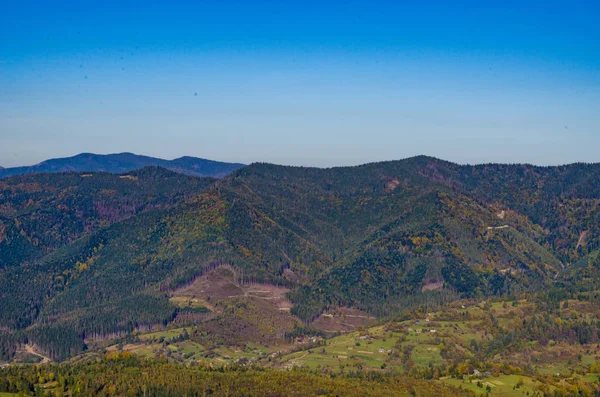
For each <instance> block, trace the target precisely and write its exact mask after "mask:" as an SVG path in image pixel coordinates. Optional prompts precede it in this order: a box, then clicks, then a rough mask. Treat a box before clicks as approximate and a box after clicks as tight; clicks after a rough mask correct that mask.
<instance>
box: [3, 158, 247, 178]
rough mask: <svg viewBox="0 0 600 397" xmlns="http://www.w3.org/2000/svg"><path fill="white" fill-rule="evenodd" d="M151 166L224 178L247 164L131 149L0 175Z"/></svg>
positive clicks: (51, 161) (122, 170)
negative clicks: (155, 154)
mask: <svg viewBox="0 0 600 397" xmlns="http://www.w3.org/2000/svg"><path fill="white" fill-rule="evenodd" d="M151 166H154V167H162V168H165V169H168V170H171V171H174V172H178V173H182V174H186V175H192V176H210V177H216V178H222V177H224V176H226V175H228V174H230V173H231V172H233V171H235V170H237V169H238V168H241V167H243V166H244V164H237V163H225V162H219V161H213V160H206V159H202V158H197V157H190V156H186V157H181V158H179V159H175V160H164V159H161V158H155V157H149V156H143V155H138V154H135V153H130V152H123V153H113V154H95V153H80V154H77V155H75V156H71V157H65V158H56V159H49V160H46V161H43V162H41V163H39V164H36V165H32V166H26V167H13V168H0V178H5V177H9V176H14V175H21V174H31V173H43V172H69V171H74V172H108V173H113V174H123V173H127V172H130V171H134V170H139V169H141V168H144V167H151Z"/></svg>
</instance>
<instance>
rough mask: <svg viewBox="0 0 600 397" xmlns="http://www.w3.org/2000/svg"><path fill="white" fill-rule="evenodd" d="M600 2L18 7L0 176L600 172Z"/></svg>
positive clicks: (5, 61)
mask: <svg viewBox="0 0 600 397" xmlns="http://www.w3.org/2000/svg"><path fill="white" fill-rule="evenodd" d="M598 20H600V4H597V3H594V2H587V1H576V2H566V1H551V2H537V1H532V2H527V4H523V2H516V1H508V2H503V3H502V4H501V6H491V5H486V4H482V3H481V2H474V1H459V2H454V3H452V4H447V3H446V2H440V1H434V2H429V3H427V4H421V3H418V2H403V3H402V4H393V3H390V2H377V1H376V2H364V1H347V2H343V3H341V2H328V3H326V4H324V3H322V2H311V1H308V2H294V1H291V2H285V3H280V2H260V3H257V2H236V1H223V2H216V1H206V2H201V3H198V4H165V3H164V2H147V3H144V7H139V6H134V5H133V4H127V3H126V2H125V3H124V2H114V1H108V2H103V3H102V4H99V5H89V4H88V5H83V4H80V3H78V2H63V3H61V5H56V4H51V3H45V2H34V3H28V4H18V3H12V4H10V5H8V4H7V5H6V6H5V7H4V10H3V12H2V15H0V38H1V40H0V165H1V166H3V167H14V166H22V165H32V164H36V163H39V162H41V161H43V160H46V159H50V158H58V157H69V156H72V155H74V154H77V153H81V152H93V153H117V152H133V153H140V154H144V155H148V156H154V157H161V158H176V157H180V156H182V155H189V156H195V157H201V158H207V159H211V160H218V161H227V162H240V163H246V164H248V163H252V162H259V161H260V162H270V163H276V164H288V165H304V166H320V167H326V166H344V165H357V164H363V163H368V162H375V161H384V160H394V159H402V158H407V157H412V156H415V155H421V154H424V155H428V156H432V157H437V158H442V159H444V160H448V161H453V162H457V163H461V164H463V163H490V162H495V163H532V164H536V165H551V164H567V163H574V162H598V161H600V156H599V155H598V154H597V153H598V149H597V148H598V147H600V111H599V109H600V24H598V23H597V21H598Z"/></svg>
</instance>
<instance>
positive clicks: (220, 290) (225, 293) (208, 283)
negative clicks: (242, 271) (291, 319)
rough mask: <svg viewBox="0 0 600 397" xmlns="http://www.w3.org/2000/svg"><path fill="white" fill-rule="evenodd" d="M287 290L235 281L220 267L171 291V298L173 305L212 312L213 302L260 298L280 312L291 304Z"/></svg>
mask: <svg viewBox="0 0 600 397" xmlns="http://www.w3.org/2000/svg"><path fill="white" fill-rule="evenodd" d="M288 291H289V290H288V289H287V288H284V287H279V286H276V285H272V284H258V283H252V284H239V283H238V282H237V275H236V272H235V270H234V269H232V268H231V267H228V266H227V267H220V268H218V269H215V270H213V271H211V272H209V273H207V274H205V275H204V276H202V277H199V278H198V279H196V280H195V281H194V282H193V283H192V284H190V285H188V286H185V287H182V288H179V289H177V290H175V291H173V293H172V295H171V301H173V302H174V303H176V304H181V303H183V302H191V303H192V305H197V306H205V307H207V308H208V309H210V310H212V311H215V310H218V308H217V307H216V306H215V304H216V303H218V302H220V301H223V300H226V299H232V298H240V297H251V298H257V299H260V300H263V301H265V302H267V303H269V304H270V305H272V306H273V307H275V308H276V309H278V310H280V311H290V309H291V308H292V303H291V302H290V300H289V299H288V298H287V296H286V294H287V292H288Z"/></svg>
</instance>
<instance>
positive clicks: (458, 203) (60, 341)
mask: <svg viewBox="0 0 600 397" xmlns="http://www.w3.org/2000/svg"><path fill="white" fill-rule="evenodd" d="M599 176H600V166H598V165H582V164H574V165H570V166H564V167H533V166H527V165H513V166H505V165H493V164H492V165H482V166H460V165H457V164H453V163H448V162H445V161H442V160H438V159H433V158H428V157H422V156H421V157H415V158H411V159H406V160H401V161H396V162H385V163H373V164H367V165H364V166H359V167H338V168H331V169H314V168H302V167H284V166H275V165H271V164H262V163H257V164H252V165H250V166H246V167H243V168H240V169H238V170H236V171H234V172H233V173H231V174H230V175H227V176H225V177H224V178H222V179H213V178H198V177H194V176H190V175H183V174H180V173H176V172H172V171H168V170H165V169H162V168H157V167H150V168H143V169H140V170H136V171H131V172H127V173H125V174H116V175H114V174H109V173H93V172H92V173H85V174H82V173H79V172H72V173H47V174H29V175H20V176H14V177H9V178H5V179H2V180H0V299H1V303H2V305H0V321H1V324H2V327H1V328H0V361H1V362H2V363H3V365H5V366H6V368H8V371H17V372H18V371H20V370H21V369H20V368H22V367H21V366H22V365H25V366H26V365H29V364H26V363H37V364H40V363H41V362H43V366H49V367H53V366H56V365H58V366H60V365H63V364H64V365H75V366H81V368H82V371H85V368H87V367H86V366H87V365H90V363H91V362H99V363H102V364H101V365H104V366H105V368H107V369H108V368H110V367H111V366H113V365H123V366H127V365H129V364H128V363H129V361H128V360H132V361H131V362H135V366H138V365H146V364H140V363H144V362H148V364H147V365H150V366H154V365H156V366H157V367H156V368H155V369H156V370H157V371H163V370H164V371H171V370H174V369H172V367H171V366H175V367H177V366H181V368H198V371H199V372H198V373H196V372H194V374H193V375H190V376H200V377H202V376H204V375H203V374H204V372H202V371H205V370H206V371H229V370H231V371H238V370H242V369H243V368H246V369H252V370H253V371H254V370H256V371H266V372H265V373H266V374H268V375H265V376H274V377H277V376H280V375H278V374H279V373H280V372H283V373H287V372H290V371H291V372H294V371H299V373H301V374H304V375H302V376H308V377H312V376H315V377H318V376H328V377H332V378H337V377H340V379H341V380H340V381H341V382H342V383H343V382H346V381H348V382H351V379H352V378H353V377H357V376H358V377H363V376H364V377H368V378H369V379H371V378H373V377H374V378H373V379H375V378H376V379H379V380H377V381H381V382H384V383H386V382H392V383H394V381H393V379H396V378H400V377H401V378H402V379H403V382H404V384H406V382H408V381H407V380H406V379H412V380H414V381H415V382H417V381H418V382H425V383H419V385H420V386H419V387H420V388H421V389H422V390H426V389H427V387H425V386H424V385H425V384H427V382H434V383H433V384H434V385H436V386H432V387H440V388H442V389H441V390H452V392H449V393H450V395H453V394H452V393H455V394H456V393H459V391H460V390H461V389H462V392H464V393H466V394H467V395H468V394H469V393H474V394H475V395H487V394H489V395H491V396H493V395H498V396H502V395H521V394H522V395H527V393H529V395H540V396H543V395H571V394H572V393H574V392H575V391H576V392H577V393H579V395H590V396H592V395H594V394H593V393H595V392H596V391H597V390H598V387H599V383H598V382H597V380H598V377H597V371H598V362H599V361H600V358H599V357H600V356H599V351H598V344H599V339H600V334H599V328H600V312H599V311H598V307H600V300H599V298H598V291H600V261H599V260H600V230H599V229H598V225H599V224H600V223H599V222H597V220H599V219H600V218H599V217H600V206H599V203H600V185H598V184H597V181H598V180H599V179H598V177H599ZM32 349H33V350H32ZM28 350H31V351H28ZM114 360H116V362H115V361H114ZM48 361H51V363H48ZM61 363H62V364H61ZM132 365H133V364H132ZM175 367H173V368H175ZM6 368H5V369H6ZM23 368H24V367H23ZM53 368H54V367H53ZM178 368H179V367H178ZM202 368H204V369H202ZM224 368H227V370H225V369H224ZM271 374H272V375H271ZM1 379H2V375H1V373H0V380H1ZM253 379H254V378H253ZM319 379H320V378H319ZM229 381H230V380H227V382H229ZM309 383H310V382H309ZM36 384H37V385H38V386H39V385H40V384H39V382H38V383H36ZM396 386H397V385H396ZM396 386H393V385H391V384H390V387H392V388H393V387H396ZM0 387H2V386H1V384H0ZM11 387H12V386H11ZM31 387H32V388H34V389H35V387H37V386H35V384H34V383H32V386H31ZM45 387H46V386H45ZM336 387H337V386H336ZM46 388H48V389H52V387H50V386H47V387H46ZM10 390H13V389H10ZM10 390H9V388H8V387H7V388H6V390H5V391H6V392H9V391H10ZM65 390H66V389H65ZM0 391H3V390H2V389H1V388H0ZM462 392H461V393H462ZM511 393H512V394H511ZM557 393H558V394H557ZM561 393H562V394H561ZM570 393H571V394H570ZM392 395H393V394H392Z"/></svg>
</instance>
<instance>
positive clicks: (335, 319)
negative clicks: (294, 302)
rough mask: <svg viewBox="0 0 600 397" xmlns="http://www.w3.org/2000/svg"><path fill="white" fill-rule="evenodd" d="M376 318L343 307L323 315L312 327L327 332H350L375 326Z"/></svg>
mask: <svg viewBox="0 0 600 397" xmlns="http://www.w3.org/2000/svg"><path fill="white" fill-rule="evenodd" d="M375 322H376V319H375V317H373V316H371V315H369V313H367V312H363V311H361V310H358V309H352V308H347V307H341V308H338V309H335V310H332V311H328V312H325V313H323V314H321V315H320V316H319V317H318V318H317V319H316V320H315V321H314V322H313V323H312V326H313V327H314V328H316V329H318V330H321V331H325V332H340V331H341V332H350V331H354V330H356V329H357V328H359V327H363V328H366V327H369V326H371V325H373V324H375Z"/></svg>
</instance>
